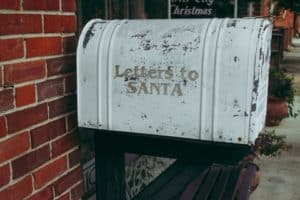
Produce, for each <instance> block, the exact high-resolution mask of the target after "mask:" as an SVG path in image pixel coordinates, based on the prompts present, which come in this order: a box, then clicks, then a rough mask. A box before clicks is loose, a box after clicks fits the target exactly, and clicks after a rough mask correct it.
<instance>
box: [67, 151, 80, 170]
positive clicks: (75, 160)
mask: <svg viewBox="0 0 300 200" xmlns="http://www.w3.org/2000/svg"><path fill="white" fill-rule="evenodd" d="M79 163H80V149H76V150H75V151H73V152H71V153H70V154H69V166H70V168H72V167H74V166H75V165H77V164H79Z"/></svg>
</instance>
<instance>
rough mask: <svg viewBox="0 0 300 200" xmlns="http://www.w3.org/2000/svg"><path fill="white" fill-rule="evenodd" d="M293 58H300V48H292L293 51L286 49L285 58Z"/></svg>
mask: <svg viewBox="0 0 300 200" xmlns="http://www.w3.org/2000/svg"><path fill="white" fill-rule="evenodd" d="M290 57H291V58H292V59H297V58H298V60H300V49H297V50H292V51H284V52H283V58H284V59H287V58H290Z"/></svg>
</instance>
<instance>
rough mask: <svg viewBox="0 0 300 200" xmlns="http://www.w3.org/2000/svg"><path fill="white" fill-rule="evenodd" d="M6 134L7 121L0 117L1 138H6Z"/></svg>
mask: <svg viewBox="0 0 300 200" xmlns="http://www.w3.org/2000/svg"><path fill="white" fill-rule="evenodd" d="M6 134H7V125H6V119H5V117H4V116H0V138H2V137H4V136H6Z"/></svg>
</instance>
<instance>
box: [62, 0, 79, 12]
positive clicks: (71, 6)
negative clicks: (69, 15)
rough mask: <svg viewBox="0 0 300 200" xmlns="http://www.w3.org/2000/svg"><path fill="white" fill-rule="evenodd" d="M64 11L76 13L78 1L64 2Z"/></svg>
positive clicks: (66, 0)
mask: <svg viewBox="0 0 300 200" xmlns="http://www.w3.org/2000/svg"><path fill="white" fill-rule="evenodd" d="M62 10H63V11H69V12H75V11H76V0H62Z"/></svg>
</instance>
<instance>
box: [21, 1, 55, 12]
mask: <svg viewBox="0 0 300 200" xmlns="http://www.w3.org/2000/svg"><path fill="white" fill-rule="evenodd" d="M23 9H25V10H59V0H39V1H36V0H24V2H23Z"/></svg>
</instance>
